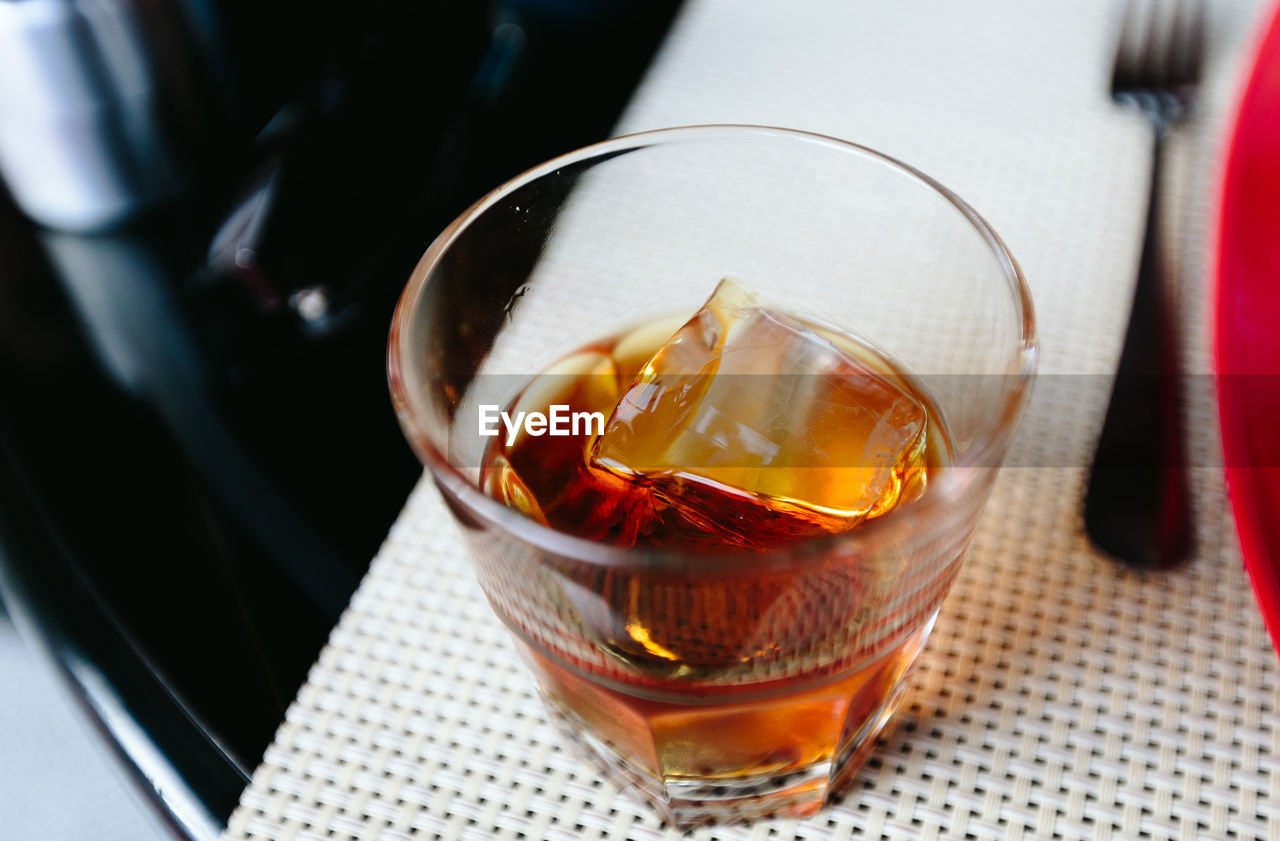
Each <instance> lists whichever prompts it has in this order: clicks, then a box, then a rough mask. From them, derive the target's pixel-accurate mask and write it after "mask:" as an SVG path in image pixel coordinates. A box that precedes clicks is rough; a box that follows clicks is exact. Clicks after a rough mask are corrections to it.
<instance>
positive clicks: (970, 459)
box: [389, 126, 1036, 826]
mask: <svg viewBox="0 0 1280 841" xmlns="http://www.w3.org/2000/svg"><path fill="white" fill-rule="evenodd" d="M726 276H732V277H735V278H738V279H740V280H742V281H744V282H745V283H747V284H749V285H750V286H752V287H753V288H755V289H757V290H758V291H759V292H760V294H761V295H762V296H764V298H766V299H767V300H768V301H770V302H771V304H772V305H774V306H776V307H778V308H780V309H782V310H785V311H786V312H788V313H791V314H795V315H796V316H797V317H800V318H804V319H807V320H810V321H811V322H812V323H821V324H825V325H830V326H831V327H833V328H837V329H839V330H840V331H843V332H845V333H848V334H852V335H855V336H857V337H859V338H860V339H861V340H863V341H865V342H866V343H868V344H869V345H871V346H872V347H874V348H876V349H877V350H878V351H879V352H881V353H883V354H884V355H885V357H886V358H888V359H890V360H892V363H893V366H894V368H895V369H897V370H900V371H903V372H909V373H910V374H911V375H912V376H913V377H914V380H913V381H914V382H916V383H917V384H918V385H919V386H920V387H921V390H922V391H924V392H927V393H928V395H929V397H930V399H931V401H932V403H933V408H934V409H935V410H936V412H937V414H938V416H939V417H940V419H941V421H942V422H943V424H944V426H945V428H946V432H947V436H946V438H947V447H946V449H947V452H946V453H945V458H944V459H943V462H942V463H940V464H939V465H937V466H936V469H934V470H933V471H932V472H931V474H930V476H929V480H928V486H927V490H926V491H925V492H924V494H923V496H921V497H920V498H919V499H917V500H915V501H914V502H910V503H908V504H904V505H902V506H900V507H899V508H897V509H896V510H893V511H891V512H890V513H888V514H887V515H884V516H882V517H879V518H877V519H873V520H869V521H867V522H866V523H865V524H864V525H863V526H861V527H860V528H857V529H855V530H852V531H848V532H845V533H840V534H828V535H824V536H821V537H815V538H812V539H806V540H801V541H799V542H794V543H789V544H786V545H779V546H777V547H774V548H769V549H764V550H759V549H741V548H739V549H734V548H731V547H716V546H702V547H683V548H679V549H661V548H653V547H635V546H633V547H624V546H618V545H611V544H608V543H604V542H597V541H592V540H586V539H583V538H580V537H575V536H573V535H570V534H566V533H563V532H559V531H555V530H552V529H551V528H548V527H547V526H544V525H541V524H539V523H538V522H535V521H534V520H532V519H529V518H528V517H526V516H524V515H522V514H521V513H519V512H517V511H515V510H512V509H510V508H508V507H506V506H504V505H502V504H501V503H499V502H497V501H495V500H494V499H493V498H491V497H490V496H489V495H487V494H486V493H485V492H484V490H483V488H482V486H481V473H482V470H481V468H482V464H483V460H484V458H485V452H486V447H487V446H489V445H490V444H491V443H492V440H493V439H491V438H486V437H483V436H481V435H480V434H479V429H478V423H477V411H478V408H479V407H481V406H484V405H508V404H509V403H510V401H511V400H512V399H513V398H514V397H515V396H516V395H517V394H518V393H519V391H520V389H521V387H522V386H523V385H524V384H525V383H527V382H528V381H529V379H530V378H531V377H533V376H534V375H536V374H537V373H538V372H539V371H541V370H543V369H544V368H545V367H546V366H547V365H548V364H549V363H551V362H553V361H554V360H555V359H557V357H558V356H562V355H563V354H564V353H565V352H567V351H572V350H574V349H576V348H580V347H583V346H584V345H587V344H589V343H590V342H591V341H593V340H595V339H598V338H600V337H601V336H605V335H608V334H609V333H610V331H611V330H613V329H614V328H615V327H616V326H617V325H619V324H622V323H636V322H643V321H644V320H646V319H648V318H651V317H658V316H663V315H668V316H669V315H670V314H672V313H683V314H685V315H688V314H691V313H693V312H694V311H695V310H696V309H697V308H698V306H699V304H700V303H701V302H702V301H703V300H705V299H706V297H707V295H708V294H709V293H710V291H711V289H712V288H713V287H714V286H715V284H716V283H717V281H719V280H720V279H721V278H722V277H726ZM677 323H678V322H677ZM1035 364H1036V341H1035V325H1034V318H1033V315H1032V307H1031V300H1030V297H1029V293H1028V289H1027V286H1026V283H1025V281H1024V279H1023V277H1022V274H1021V271H1020V270H1019V268H1018V266H1017V264H1016V262H1015V261H1014V259H1013V257H1012V256H1011V255H1010V254H1009V251H1008V249H1007V248H1006V247H1005V245H1004V243H1003V242H1001V240H1000V238H999V237H998V236H997V235H996V233H995V232H994V231H993V230H992V229H991V227H990V226H989V225H988V224H987V223H986V222H985V221H984V220H983V219H982V218H981V217H980V216H979V215H978V214H977V213H976V212H975V211H974V210H973V209H972V208H971V207H969V206H968V205H967V204H965V202H963V201H962V200H961V199H960V198H958V197H957V196H956V195H954V194H953V193H951V192H950V191H948V190H947V189H946V188H944V187H942V186H941V185H940V184H938V183H937V182H936V181H934V180H932V179H931V178H929V177H927V176H925V175H923V174H922V173H920V172H918V171H917V170H915V169H912V168H911V167H909V166H906V165H905V164H902V163H899V162H898V161H896V160H894V159H892V158H890V157H887V156H885V155H882V154H880V153H878V152H875V151H873V150H871V149H868V148H865V147H862V146H858V145H855V144H852V143H847V142H843V141H840V140H835V139H832V138H828V137H822V136H818V135H814V134H807V133H803V132H798V131H790V130H784V129H777V128H767V127H759V126H696V127H683V128H672V129H663V130H659V131H652V132H645V133H640V134H635V135H630V136H625V137H619V138H616V139H612V140H609V141H606V142H603V143H599V144H596V145H594V146H590V147H587V148H585V149H581V150H579V151H576V152H572V153H569V154H567V155H564V156H562V157H559V158H556V159H554V160H552V161H549V162H547V163H545V164H542V165H541V166H537V167H535V168H533V169H531V170H529V171H528V172H526V173H524V174H523V175H520V176H518V177H516V178H514V179H513V180H511V181H509V182H508V183H506V184H504V185H502V186H501V187H499V188H498V189H496V190H494V191H493V192H492V193H490V194H489V195H487V196H485V197H484V198H482V199H481V200H480V201H478V202H476V203H475V204H474V205H473V206H472V207H470V208H469V209H468V210H467V211H465V212H464V213H463V214H462V215H461V216H459V217H458V219H457V220H456V221H454V222H453V223H452V224H451V225H450V226H449V227H448V228H447V229H445V231H444V232H443V233H442V234H440V236H439V237H438V238H437V239H436V240H435V242H434V243H433V244H432V245H431V247H430V248H429V249H428V250H427V252H426V254H425V255H424V256H423V258H422V260H421V262H420V263H419V264H418V266H417V268H416V269H415V270H414V272H413V275H412V277H411V278H410V280H409V283H408V286H407V287H406V289H405V291H404V294H403V297H402V298H401V301H400V304H399V307H398V309H397V312H396V314H395V319H394V323H393V325H392V330H391V336H390V348H389V377H390V385H391V392H392V396H393V401H394V404H395V407H396V411H397V412H398V416H399V419H400V423H401V425H402V426H403V429H404V432H405V434H406V436H407V437H408V439H409V441H410V443H411V444H412V446H413V448H414V450H415V451H416V453H417V454H418V456H419V457H420V458H421V459H422V461H423V463H424V464H425V466H426V468H427V470H428V471H429V473H430V475H431V476H432V478H433V479H434V480H435V482H436V484H437V485H438V487H439V489H440V492H441V494H442V496H443V499H444V501H445V503H446V504H447V505H448V507H449V509H450V510H451V512H452V513H453V515H454V517H455V518H456V520H457V522H458V524H459V526H460V529H459V530H460V533H461V535H462V539H463V541H464V543H465V544H466V547H467V549H468V551H469V555H470V557H471V559H472V561H473V565H474V568H475V571H476V573H477V575H478V577H479V581H480V583H481V585H482V587H483V589H484V592H485V594H486V595H487V596H488V599H489V602H490V603H491V605H492V607H493V610H494V612H495V613H496V614H497V616H498V618H499V619H501V620H502V622H503V623H505V625H506V626H507V628H508V629H509V631H510V633H511V636H512V638H513V640H514V641H515V644H516V647H517V648H518V649H519V651H520V653H521V654H522V655H523V657H524V659H525V661H526V662H527V663H528V665H529V667H530V670H531V672H532V674H533V676H534V678H535V680H536V683H537V685H538V687H539V689H540V692H541V694H542V696H543V699H544V701H545V702H546V707H547V708H548V710H549V711H550V713H551V716H552V718H553V719H555V720H556V721H557V722H559V724H560V725H561V726H562V728H563V731H564V733H565V736H566V738H567V739H569V740H572V741H573V742H575V743H577V744H578V745H580V746H581V748H582V749H583V750H584V751H585V753H586V754H587V755H589V756H590V757H592V758H594V760H595V765H596V767H597V770H598V772H599V773H602V774H606V775H608V776H610V777H611V778H612V779H614V780H615V781H616V782H618V783H620V784H622V785H623V786H624V787H626V788H628V789H629V790H631V791H632V792H634V793H636V794H637V795H638V796H640V797H641V798H643V799H645V800H647V801H649V802H650V803H652V804H653V806H654V807H655V808H656V809H657V810H658V811H659V812H660V813H661V814H662V815H663V816H664V817H665V818H666V819H667V820H668V821H670V822H672V823H674V824H676V825H680V826H689V825H693V824H697V823H702V822H708V821H723V820H736V819H742V818H750V817H754V816H761V815H766V814H783V815H792V816H796V815H805V814H810V813H812V812H813V811H815V810H817V809H819V808H820V807H821V806H822V804H823V803H824V802H825V801H826V799H827V798H828V797H829V796H830V795H831V794H832V793H833V792H834V791H836V790H837V789H838V788H839V787H840V786H841V785H842V784H843V783H844V782H846V781H847V780H848V779H849V778H850V777H851V776H852V774H853V773H854V771H855V770H856V769H857V768H858V766H859V765H860V764H861V763H862V762H863V760H864V759H865V757H866V755H867V753H868V751H869V750H871V748H872V746H873V744H874V740H875V736H876V734H877V733H878V732H879V731H880V729H881V728H882V727H883V725H884V724H885V723H886V721H887V720H888V719H889V718H890V716H891V715H892V714H893V712H894V710H895V709H896V707H897V705H898V704H899V702H900V701H901V699H902V695H903V690H904V688H905V686H906V680H905V678H906V675H907V673H908V671H909V669H910V667H911V665H912V663H913V662H914V661H915V659H916V656H917V655H918V653H919V652H920V650H921V647H922V646H923V645H924V643H925V640H926V638H927V637H928V635H929V631H930V629H931V628H932V626H933V623H934V620H935V618H936V616H937V614H938V610H939V607H940V605H941V604H942V601H943V598H944V597H945V595H946V593H947V590H948V588H949V587H950V585H951V582H952V580H953V579H954V577H955V575H956V572H957V569H958V565H959V561H960V559H961V555H962V554H963V552H964V550H965V547H966V545H967V543H968V541H969V539H970V536H971V534H972V532H973V529H974V526H975V523H976V522H977V520H978V517H979V514H980V512H981V510H982V508H983V505H984V503H985V501H986V499H987V496H988V493H989V490H990V487H991V483H992V481H993V475H994V472H995V468H996V467H998V465H999V463H1000V461H1001V458H1002V457H1003V455H1004V453H1005V452H1006V450H1007V448H1008V446H1009V443H1010V439H1011V437H1012V435H1013V434H1014V431H1015V428H1016V426H1017V424H1018V421H1019V418H1020V416H1021V414H1022V411H1023V408H1024V405H1025V403H1026V401H1027V399H1028V395H1029V391H1030V381H1031V377H1032V374H1033V372H1034V369H1035ZM640 643H643V645H644V647H645V649H646V650H652V651H656V652H659V653H661V654H662V656H661V657H651V658H647V659H646V658H645V657H642V656H633V655H634V654H635V652H637V651H640ZM641 653H643V652H641Z"/></svg>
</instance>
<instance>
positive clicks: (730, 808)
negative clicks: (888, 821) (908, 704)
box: [542, 682, 907, 829]
mask: <svg viewBox="0 0 1280 841" xmlns="http://www.w3.org/2000/svg"><path fill="white" fill-rule="evenodd" d="M906 686H907V684H906V683H905V682H903V683H900V684H899V685H898V686H897V687H896V688H895V689H894V691H893V693H892V694H891V695H890V696H889V697H888V698H886V699H885V702H884V704H883V705H882V706H881V708H880V709H879V710H878V711H877V712H876V714H875V715H874V716H872V718H870V719H868V720H867V721H866V722H865V724H864V725H863V726H862V727H861V728H860V729H859V730H858V732H857V734H856V735H855V737H854V738H853V739H852V740H850V742H849V744H847V745H846V746H845V747H844V749H843V750H841V751H840V753H839V754H838V755H837V756H836V757H834V758H833V759H828V760H826V761H818V762H814V763H811V764H810V765H807V766H805V767H803V768H793V769H788V770H787V771H784V772H768V773H763V774H757V775H754V776H738V777H733V778H701V779H699V778H690V777H673V776H668V777H659V776H657V775H655V774H653V773H651V772H649V771H647V770H645V769H642V768H640V767H638V766H636V765H635V764H634V763H632V762H630V761H628V760H627V759H625V758H624V757H622V756H621V755H620V754H619V753H618V752H617V751H616V750H615V749H614V748H613V747H612V746H611V745H609V744H608V743H606V742H603V741H601V740H600V739H597V738H596V737H595V736H593V735H592V734H591V733H590V732H589V731H588V730H586V729H585V728H584V727H583V726H582V725H581V723H580V722H579V721H578V720H577V719H576V717H575V716H573V715H572V714H570V713H569V712H567V711H566V710H565V709H564V708H563V707H561V706H560V705H559V704H558V703H556V702H555V701H554V700H553V699H551V698H549V697H548V696H547V695H546V694H545V693H543V696H542V697H543V700H544V702H545V703H546V705H547V710H548V713H549V716H550V719H551V721H552V722H553V723H554V724H556V725H557V727H558V728H559V729H560V731H561V732H562V733H564V734H565V735H566V736H567V737H568V739H569V741H570V742H571V743H572V744H574V745H575V746H576V747H577V748H578V750H579V751H580V752H581V753H583V754H585V756H586V757H587V759H588V760H590V761H591V762H592V764H593V765H594V766H595V767H596V769H597V770H598V771H599V772H600V773H602V774H603V775H604V776H605V777H607V778H608V779H610V780H612V781H614V782H615V783H617V784H619V785H620V787H621V788H622V789H623V790H624V791H626V792H627V793H628V794H629V795H630V796H631V797H633V798H635V799H637V800H639V801H640V802H641V803H644V804H646V805H647V806H649V807H650V808H652V809H653V810H654V811H655V812H657V814H658V815H659V816H660V817H661V818H662V820H663V821H664V822H666V823H668V824H671V825H672V826H674V827H676V828H679V829H692V828H694V827H697V826H702V825H704V824H725V823H738V822H742V821H749V820H755V819H757V818H765V817H790V818H802V817H807V816H809V815H812V814H814V813H816V812H818V811H819V810H821V809H822V807H823V806H825V805H826V803H827V800H828V798H829V797H831V796H832V795H834V794H836V793H838V792H839V791H840V789H841V788H843V787H844V785H845V784H847V783H848V782H849V780H851V779H852V778H853V775H854V774H855V773H857V771H858V769H859V768H861V767H862V765H863V763H864V762H866V760H867V757H868V756H869V755H870V753H871V751H872V749H873V748H874V747H875V740H876V737H877V735H878V734H879V733H880V732H881V730H883V729H884V726H885V725H886V724H887V723H888V722H889V721H890V720H891V719H892V717H893V714H894V712H896V711H897V708H898V707H899V706H900V705H901V703H902V699H903V697H904V695H905V689H906Z"/></svg>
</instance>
